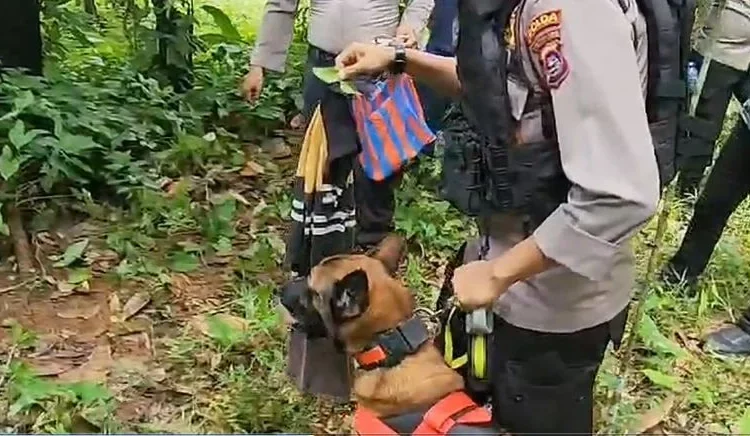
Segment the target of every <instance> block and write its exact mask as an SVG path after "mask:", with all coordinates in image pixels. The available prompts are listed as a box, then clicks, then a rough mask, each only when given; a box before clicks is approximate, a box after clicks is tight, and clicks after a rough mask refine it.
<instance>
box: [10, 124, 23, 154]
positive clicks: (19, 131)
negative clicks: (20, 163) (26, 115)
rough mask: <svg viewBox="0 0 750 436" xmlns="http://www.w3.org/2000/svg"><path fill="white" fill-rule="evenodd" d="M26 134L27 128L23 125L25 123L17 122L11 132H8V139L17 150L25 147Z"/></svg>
mask: <svg viewBox="0 0 750 436" xmlns="http://www.w3.org/2000/svg"><path fill="white" fill-rule="evenodd" d="M25 132H26V126H25V125H24V124H23V121H21V120H16V124H14V125H13V128H12V129H10V132H8V139H10V143H11V144H13V145H15V146H16V148H20V147H21V146H23V145H25V144H22V142H23V139H24V136H25V135H24V133H25ZM19 144H20V145H19Z"/></svg>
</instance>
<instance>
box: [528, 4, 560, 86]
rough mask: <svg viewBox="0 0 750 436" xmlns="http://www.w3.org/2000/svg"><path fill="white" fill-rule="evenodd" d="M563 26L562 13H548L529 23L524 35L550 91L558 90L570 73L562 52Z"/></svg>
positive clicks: (554, 11) (536, 17)
mask: <svg viewBox="0 0 750 436" xmlns="http://www.w3.org/2000/svg"><path fill="white" fill-rule="evenodd" d="M561 24H562V11H560V10H559V9H555V10H551V11H546V12H543V13H541V14H538V15H536V16H534V18H532V19H531V21H529V24H528V25H527V26H526V31H525V35H524V36H525V39H526V45H527V46H528V47H529V49H530V51H531V55H532V56H534V57H536V59H537V61H538V63H539V66H540V68H541V70H542V73H543V75H544V79H545V82H546V85H547V87H548V88H550V89H556V88H558V87H559V86H560V85H561V84H562V83H563V82H564V81H565V79H566V78H567V77H568V74H569V73H570V65H569V64H568V61H567V59H565V56H564V55H563V52H562V37H561Z"/></svg>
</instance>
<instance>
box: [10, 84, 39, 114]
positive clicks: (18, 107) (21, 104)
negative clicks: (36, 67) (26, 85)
mask: <svg viewBox="0 0 750 436" xmlns="http://www.w3.org/2000/svg"><path fill="white" fill-rule="evenodd" d="M32 104H34V94H32V93H31V91H28V90H27V91H23V92H21V93H20V94H19V95H18V97H16V99H15V100H13V107H14V109H15V111H16V112H19V113H20V112H23V110H24V109H26V108H27V107H29V106H31V105H32Z"/></svg>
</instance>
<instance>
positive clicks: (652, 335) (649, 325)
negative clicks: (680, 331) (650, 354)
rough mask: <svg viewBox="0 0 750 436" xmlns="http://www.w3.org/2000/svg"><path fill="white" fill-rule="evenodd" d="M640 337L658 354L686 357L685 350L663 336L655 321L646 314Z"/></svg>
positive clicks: (640, 328)
mask: <svg viewBox="0 0 750 436" xmlns="http://www.w3.org/2000/svg"><path fill="white" fill-rule="evenodd" d="M638 335H639V336H640V337H641V339H643V341H644V342H645V343H646V345H648V346H649V347H651V348H653V349H654V351H656V352H658V353H661V354H671V355H673V356H677V357H681V356H684V355H685V350H683V349H682V347H680V346H679V345H678V344H677V343H675V342H674V341H671V340H669V339H668V338H667V337H666V336H664V335H663V334H661V332H660V331H659V327H657V326H656V323H655V322H654V320H653V319H652V318H651V317H650V316H649V315H647V314H644V315H643V318H642V319H641V324H640V325H639V326H638Z"/></svg>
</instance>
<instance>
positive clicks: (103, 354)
mask: <svg viewBox="0 0 750 436" xmlns="http://www.w3.org/2000/svg"><path fill="white" fill-rule="evenodd" d="M113 363H114V361H113V360H112V350H111V348H110V346H109V345H108V344H102V345H98V346H97V347H96V348H94V351H93V352H92V353H91V356H90V357H89V360H88V361H87V362H86V363H84V364H83V365H81V366H79V367H77V368H74V369H72V370H70V371H67V372H64V373H62V374H60V375H59V376H58V377H59V378H60V380H63V381H66V382H78V381H89V382H94V383H97V382H104V381H106V380H107V375H108V374H109V371H110V368H111V367H112V365H113Z"/></svg>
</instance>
